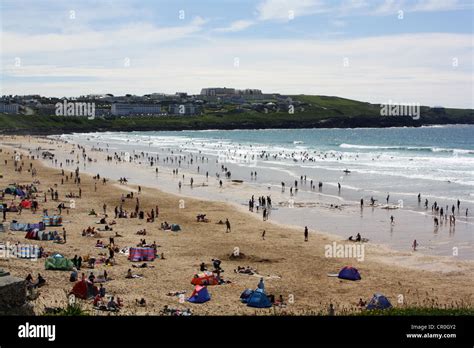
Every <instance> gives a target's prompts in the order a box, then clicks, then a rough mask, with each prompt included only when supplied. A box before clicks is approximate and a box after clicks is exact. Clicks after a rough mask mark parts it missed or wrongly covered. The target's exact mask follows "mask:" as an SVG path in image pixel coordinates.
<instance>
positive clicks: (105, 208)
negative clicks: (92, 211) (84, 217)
mask: <svg viewBox="0 0 474 348" xmlns="http://www.w3.org/2000/svg"><path fill="white" fill-rule="evenodd" d="M102 209H104V215H105V214H107V204H105V203H104V205H103V206H102Z"/></svg>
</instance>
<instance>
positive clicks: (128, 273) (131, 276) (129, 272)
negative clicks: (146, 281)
mask: <svg viewBox="0 0 474 348" xmlns="http://www.w3.org/2000/svg"><path fill="white" fill-rule="evenodd" d="M142 277H143V276H142V275H140V274H133V273H132V269H131V268H129V269H128V271H127V275H126V276H125V278H127V279H132V278H142Z"/></svg>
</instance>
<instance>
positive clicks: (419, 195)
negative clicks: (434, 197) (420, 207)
mask: <svg viewBox="0 0 474 348" xmlns="http://www.w3.org/2000/svg"><path fill="white" fill-rule="evenodd" d="M420 203H421V194H420V193H419V194H418V204H420Z"/></svg>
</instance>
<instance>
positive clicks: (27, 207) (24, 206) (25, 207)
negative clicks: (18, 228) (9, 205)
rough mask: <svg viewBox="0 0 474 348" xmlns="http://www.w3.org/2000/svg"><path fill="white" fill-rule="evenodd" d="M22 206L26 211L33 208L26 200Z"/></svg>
mask: <svg viewBox="0 0 474 348" xmlns="http://www.w3.org/2000/svg"><path fill="white" fill-rule="evenodd" d="M20 205H21V206H22V207H23V208H24V209H30V208H31V201H28V200H26V199H24V200H22V201H21V203H20Z"/></svg>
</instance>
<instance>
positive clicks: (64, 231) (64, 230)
mask: <svg viewBox="0 0 474 348" xmlns="http://www.w3.org/2000/svg"><path fill="white" fill-rule="evenodd" d="M63 239H64V243H66V229H65V228H64V227H63Z"/></svg>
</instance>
